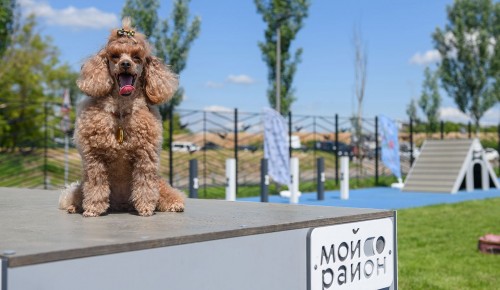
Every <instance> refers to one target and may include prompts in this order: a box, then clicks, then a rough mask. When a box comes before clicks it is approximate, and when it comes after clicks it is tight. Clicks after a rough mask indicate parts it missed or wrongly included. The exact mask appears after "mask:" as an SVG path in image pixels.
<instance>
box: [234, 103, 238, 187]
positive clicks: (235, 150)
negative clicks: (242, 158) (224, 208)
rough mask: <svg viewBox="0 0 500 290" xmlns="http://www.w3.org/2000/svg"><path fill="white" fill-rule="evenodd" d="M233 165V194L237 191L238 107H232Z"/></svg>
mask: <svg viewBox="0 0 500 290" xmlns="http://www.w3.org/2000/svg"><path fill="white" fill-rule="evenodd" d="M234 166H235V175H234V179H235V183H236V184H235V187H234V192H235V195H236V194H237V192H238V109H237V108H234Z"/></svg>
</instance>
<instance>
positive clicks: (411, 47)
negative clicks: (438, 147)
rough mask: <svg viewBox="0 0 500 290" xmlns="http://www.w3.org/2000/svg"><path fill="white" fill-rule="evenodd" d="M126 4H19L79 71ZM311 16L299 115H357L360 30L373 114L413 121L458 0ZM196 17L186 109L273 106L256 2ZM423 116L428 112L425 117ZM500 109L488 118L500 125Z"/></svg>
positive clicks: (198, 8) (185, 81)
mask: <svg viewBox="0 0 500 290" xmlns="http://www.w3.org/2000/svg"><path fill="white" fill-rule="evenodd" d="M124 2H125V1H102V0H101V1H96V0H87V1H82V0H79V1H78V0H73V1H68V0H66V1H63V0H18V3H19V4H20V6H21V9H22V11H23V12H25V13H27V12H34V13H35V14H36V15H37V16H38V19H39V23H40V31H41V33H43V34H45V35H48V36H50V37H51V38H52V39H53V41H54V44H55V45H56V46H58V47H59V49H60V51H61V59H62V60H63V61H65V62H67V63H69V64H70V65H71V66H72V67H73V68H74V69H75V70H78V69H79V67H80V66H81V64H82V62H83V61H84V60H85V59H86V58H87V57H88V56H90V55H92V54H93V53H95V52H97V51H98V50H99V48H100V47H102V46H103V45H104V43H105V41H106V39H107V37H108V34H109V31H110V29H111V28H114V27H117V26H119V25H120V21H119V19H120V14H121V10H122V8H123V5H124ZM160 2H161V8H160V11H159V16H160V17H161V18H166V17H167V16H169V15H170V11H171V8H172V1H160ZM311 2H312V4H311V7H310V9H309V17H308V18H306V19H305V21H304V27H303V29H302V30H301V31H300V32H299V33H298V36H297V38H296V40H295V41H294V43H293V45H292V48H293V49H296V48H298V47H301V48H303V50H304V52H303V55H302V63H300V65H299V66H298V70H297V73H296V76H295V81H294V88H295V89H296V96H297V98H298V100H297V101H296V102H295V103H294V104H293V105H292V110H293V112H294V114H315V115H325V116H331V115H334V114H335V113H338V114H339V115H340V116H350V115H352V114H353V112H354V111H355V110H356V107H355V103H356V102H355V97H354V49H353V44H352V37H353V30H354V27H355V26H357V27H359V28H360V31H361V34H362V38H363V41H364V42H365V44H366V47H367V52H368V69H367V83H366V94H365V101H364V105H363V112H364V116H365V117H369V118H371V117H374V116H376V115H379V114H385V115H387V116H389V117H391V118H394V119H398V120H405V119H406V118H407V117H406V107H407V106H408V104H409V103H410V100H411V98H412V97H413V98H418V97H419V96H420V93H421V87H422V80H423V71H424V68H425V66H426V65H429V66H431V67H432V68H435V67H436V62H437V61H438V60H439V59H438V55H437V54H436V52H435V51H434V49H433V44H432V38H431V34H432V32H433V31H434V30H435V29H436V27H444V25H445V23H446V6H447V5H449V4H451V3H452V0H406V1H401V0H377V1H373V0H349V1H341V0H312V1H311ZM190 12H191V15H192V16H200V17H201V19H202V24H201V33H200V36H199V38H198V39H196V40H195V42H194V44H193V46H192V48H191V51H190V54H189V58H188V63H187V67H186V69H185V70H184V71H183V72H182V73H181V76H180V83H181V85H182V86H183V87H184V89H185V99H184V101H183V102H182V104H181V108H184V109H207V108H211V109H225V108H226V109H233V108H238V109H239V110H240V111H245V112H260V111H261V110H262V108H263V107H266V106H268V102H267V97H266V91H267V87H268V81H267V67H266V65H265V63H264V62H263V61H262V57H261V53H260V50H259V48H258V46H257V43H258V42H259V41H263V39H264V30H265V28H266V25H265V23H264V22H263V20H262V18H261V16H260V15H259V14H257V12H256V8H255V5H254V3H253V0H210V1H207V0H192V1H191V5H190ZM441 95H442V98H443V103H442V108H441V117H442V119H444V120H455V121H465V120H467V119H466V116H464V115H463V114H460V113H459V112H458V110H457V109H456V106H455V105H454V103H453V100H452V99H451V98H450V97H448V96H447V95H446V93H445V92H444V91H442V92H441ZM421 116H422V115H421ZM499 119H500V109H499V106H498V105H497V106H496V107H495V108H493V109H491V110H490V111H488V112H487V113H486V114H485V116H484V118H483V122H485V123H492V124H497V123H498V122H499Z"/></svg>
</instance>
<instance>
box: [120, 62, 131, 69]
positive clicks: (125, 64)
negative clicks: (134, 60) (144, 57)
mask: <svg viewBox="0 0 500 290" xmlns="http://www.w3.org/2000/svg"><path fill="white" fill-rule="evenodd" d="M120 66H121V67H122V68H123V69H124V70H127V69H129V68H130V66H131V64H130V62H129V61H127V60H125V61H123V62H122V63H120Z"/></svg>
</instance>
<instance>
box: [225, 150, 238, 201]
mask: <svg viewBox="0 0 500 290" xmlns="http://www.w3.org/2000/svg"><path fill="white" fill-rule="evenodd" d="M226 200H229V201H235V200H236V159H234V158H229V159H226Z"/></svg>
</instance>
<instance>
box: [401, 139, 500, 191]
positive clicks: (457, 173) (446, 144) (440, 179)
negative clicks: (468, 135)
mask: <svg viewBox="0 0 500 290" xmlns="http://www.w3.org/2000/svg"><path fill="white" fill-rule="evenodd" d="M491 187H496V188H500V185H499V183H498V180H497V176H496V174H495V172H494V171H493V168H492V167H491V165H490V163H489V162H488V160H486V157H485V154H484V150H483V148H482V146H481V143H480V142H479V140H478V139H465V140H463V139H461V140H426V141H424V144H423V145H422V150H421V153H420V156H419V157H418V158H417V159H416V161H415V163H414V164H413V166H412V168H411V169H410V172H409V173H408V176H407V177H406V181H405V185H404V187H403V191H428V192H442V193H457V191H459V190H463V189H465V190H466V191H472V190H474V189H476V188H480V189H483V190H488V189H490V188H491Z"/></svg>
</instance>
